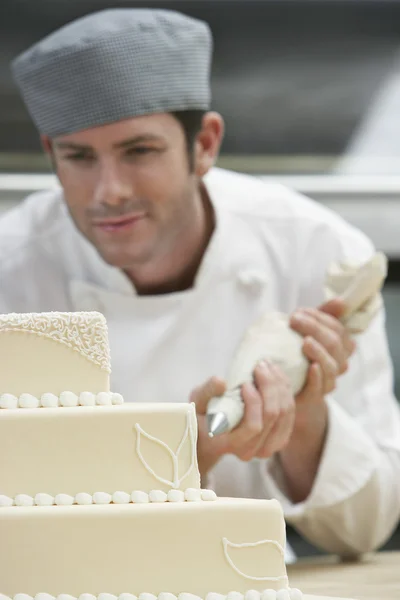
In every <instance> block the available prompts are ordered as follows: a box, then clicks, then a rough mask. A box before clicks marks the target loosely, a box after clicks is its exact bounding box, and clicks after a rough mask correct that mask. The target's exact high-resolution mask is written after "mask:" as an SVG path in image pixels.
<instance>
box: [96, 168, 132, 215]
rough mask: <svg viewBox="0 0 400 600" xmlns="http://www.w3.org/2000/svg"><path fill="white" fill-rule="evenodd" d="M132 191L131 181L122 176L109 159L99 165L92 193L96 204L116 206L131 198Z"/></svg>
mask: <svg viewBox="0 0 400 600" xmlns="http://www.w3.org/2000/svg"><path fill="white" fill-rule="evenodd" d="M132 193H133V190H132V185H131V183H130V182H128V181H126V178H124V177H123V176H122V174H121V173H120V171H119V169H118V165H116V164H114V163H113V162H111V161H110V162H108V161H107V162H105V163H103V164H101V165H100V167H99V172H98V180H97V183H96V187H95V194H94V196H95V197H94V200H95V202H96V204H108V205H110V206H117V205H119V204H121V203H123V202H124V201H126V200H128V199H130V198H132Z"/></svg>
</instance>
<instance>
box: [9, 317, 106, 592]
mask: <svg viewBox="0 0 400 600" xmlns="http://www.w3.org/2000/svg"><path fill="white" fill-rule="evenodd" d="M0 331H19V332H23V333H30V334H33V335H38V336H41V337H46V338H48V339H51V340H53V341H54V342H58V343H60V344H63V345H65V346H68V347H69V348H72V349H73V350H75V351H77V352H79V353H80V354H81V355H82V356H84V357H85V358H87V359H88V360H90V361H91V362H92V363H94V364H95V365H97V366H99V367H100V368H101V369H103V370H104V371H107V372H108V373H110V372H111V368H110V350H109V345H108V332H107V323H106V320H105V317H104V316H103V315H102V314H100V313H98V312H71V313H60V312H50V313H21V314H17V313H11V314H7V315H0ZM64 600H65V599H64Z"/></svg>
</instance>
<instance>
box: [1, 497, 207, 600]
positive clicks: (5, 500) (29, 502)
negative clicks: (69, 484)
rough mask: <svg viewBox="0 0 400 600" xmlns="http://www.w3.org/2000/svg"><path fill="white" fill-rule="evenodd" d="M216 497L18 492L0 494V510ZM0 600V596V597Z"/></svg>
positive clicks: (202, 499) (186, 500)
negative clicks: (11, 507)
mask: <svg viewBox="0 0 400 600" xmlns="http://www.w3.org/2000/svg"><path fill="white" fill-rule="evenodd" d="M216 499H217V495H216V493H215V492H214V491H212V490H195V489H194V488H188V489H187V490H185V491H183V490H169V491H168V492H167V493H166V492H164V491H163V490H151V491H150V492H149V493H147V492H143V491H141V490H137V491H134V492H132V493H131V494H128V493H127V492H114V494H108V493H107V492H95V493H94V494H93V495H92V494H87V493H85V492H81V493H79V494H76V496H70V495H69V494H57V495H56V496H52V495H51V494H46V493H39V494H36V496H35V497H32V496H29V495H28V494H18V495H17V496H15V498H9V497H8V496H5V495H1V494H0V510H1V508H2V507H6V508H7V507H10V506H53V505H57V506H72V505H73V504H80V505H88V504H143V503H148V502H152V503H160V502H203V501H204V502H209V501H214V500H216ZM0 600H1V597H0Z"/></svg>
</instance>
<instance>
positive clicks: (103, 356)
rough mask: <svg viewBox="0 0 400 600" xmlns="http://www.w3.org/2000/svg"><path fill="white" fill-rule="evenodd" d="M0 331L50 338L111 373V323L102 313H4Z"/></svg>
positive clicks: (0, 322)
mask: <svg viewBox="0 0 400 600" xmlns="http://www.w3.org/2000/svg"><path fill="white" fill-rule="evenodd" d="M0 331H18V332H23V333H30V334H33V335H38V336H41V337H45V338H48V339H50V340H53V341H54V342H57V343H59V344H63V345H65V346H68V347H69V348H72V349H73V350H75V351H76V352H79V354H81V355H82V356H84V357H85V358H87V359H88V360H90V361H91V362H92V363H94V364H95V365H97V366H99V367H100V368H101V369H102V370H104V371H107V372H108V373H110V372H111V368H110V351H109V345H108V332H107V323H106V320H105V318H104V316H103V315H102V314H100V313H98V312H72V313H60V312H50V313H21V314H18V313H11V314H7V315H0Z"/></svg>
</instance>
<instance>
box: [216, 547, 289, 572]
mask: <svg viewBox="0 0 400 600" xmlns="http://www.w3.org/2000/svg"><path fill="white" fill-rule="evenodd" d="M222 543H223V547H224V554H225V558H226V560H227V561H228V563H229V564H230V566H231V567H232V569H233V570H234V571H236V573H238V575H241V576H242V577H245V578H246V579H251V580H252V581H281V580H282V579H285V580H287V575H279V576H278V577H269V576H268V577H255V576H253V575H247V574H246V573H243V571H241V570H240V569H239V568H238V567H237V566H236V565H235V563H234V562H233V560H232V559H231V557H230V556H229V552H228V548H242V549H244V548H254V547H257V546H262V545H272V546H275V548H277V550H278V551H279V553H280V555H281V557H282V561H283V566H284V561H285V553H284V549H283V548H282V546H281V545H280V544H279V542H277V541H276V540H261V541H259V542H248V543H243V544H233V543H232V542H230V541H229V540H228V539H227V538H222Z"/></svg>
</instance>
